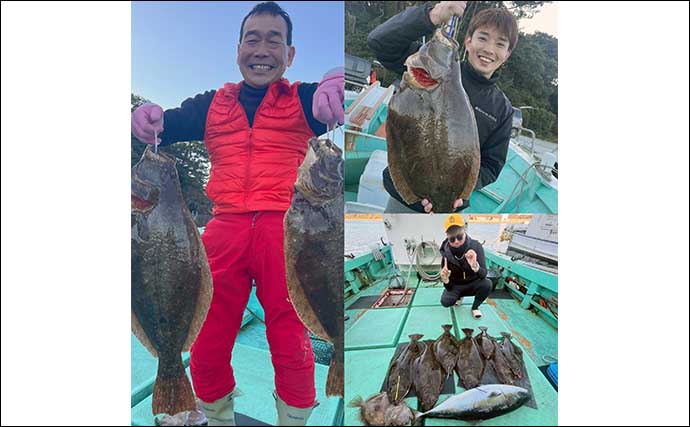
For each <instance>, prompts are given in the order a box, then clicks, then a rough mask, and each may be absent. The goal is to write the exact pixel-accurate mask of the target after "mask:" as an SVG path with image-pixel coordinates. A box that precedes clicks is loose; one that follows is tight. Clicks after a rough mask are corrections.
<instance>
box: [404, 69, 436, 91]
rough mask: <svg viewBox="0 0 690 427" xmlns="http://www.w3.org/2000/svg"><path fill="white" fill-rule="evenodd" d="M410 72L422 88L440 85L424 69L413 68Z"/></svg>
mask: <svg viewBox="0 0 690 427" xmlns="http://www.w3.org/2000/svg"><path fill="white" fill-rule="evenodd" d="M410 71H411V72H412V75H413V77H414V79H415V81H416V82H417V83H419V84H420V85H421V86H422V87H424V88H429V87H431V86H436V85H438V80H434V79H432V78H431V76H430V75H429V73H427V72H426V70H425V69H424V68H419V67H412V68H411V69H410Z"/></svg>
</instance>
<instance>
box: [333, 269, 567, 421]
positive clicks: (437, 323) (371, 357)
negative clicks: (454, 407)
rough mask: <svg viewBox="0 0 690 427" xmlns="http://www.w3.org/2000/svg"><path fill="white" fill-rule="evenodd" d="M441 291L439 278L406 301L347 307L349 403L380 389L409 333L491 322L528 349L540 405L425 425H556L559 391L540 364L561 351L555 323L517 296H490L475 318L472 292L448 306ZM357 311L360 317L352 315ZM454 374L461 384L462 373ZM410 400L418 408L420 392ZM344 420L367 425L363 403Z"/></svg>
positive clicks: (377, 286)
mask: <svg viewBox="0 0 690 427" xmlns="http://www.w3.org/2000/svg"><path fill="white" fill-rule="evenodd" d="M411 281H412V282H416V280H411ZM384 282H385V283H384ZM386 284H387V281H385V280H381V281H378V282H376V283H374V284H373V285H372V286H371V287H370V288H366V289H362V290H361V292H360V293H359V294H357V295H355V296H352V297H350V298H348V299H347V300H346V303H345V304H346V307H347V306H348V305H350V304H351V303H352V302H354V301H355V300H356V299H357V298H359V297H360V296H363V295H372V294H373V295H377V294H381V293H382V292H383V291H385V289H386ZM442 292H443V287H442V286H440V284H439V283H435V284H433V283H432V284H429V283H422V284H421V285H420V286H418V287H417V289H416V293H415V295H414V296H413V299H412V301H411V303H410V304H409V306H407V307H399V308H380V309H362V310H347V313H348V314H349V315H350V316H351V319H350V320H349V321H348V322H349V323H346V332H345V372H346V375H345V377H346V383H345V402H346V404H347V402H350V401H351V400H352V399H354V398H355V397H356V396H361V397H362V398H364V399H366V398H368V397H369V396H371V395H373V394H376V393H378V392H379V391H380V389H381V386H382V384H383V381H384V379H385V375H386V372H387V369H388V364H389V363H390V359H391V357H392V356H393V353H394V352H395V348H396V346H397V345H398V344H399V343H402V342H407V341H408V339H407V335H409V334H411V333H422V334H424V335H425V336H424V339H435V338H437V337H438V336H439V335H440V334H441V332H442V329H441V325H442V324H444V323H451V324H453V325H454V328H453V332H454V334H455V336H456V337H458V338H460V337H461V332H460V329H461V328H465V327H468V328H472V329H474V330H475V332H474V334H476V333H478V332H479V330H478V326H480V325H481V326H487V327H488V328H489V329H488V331H489V334H491V335H492V336H496V337H498V336H500V332H504V331H507V332H511V333H512V334H513V336H514V339H513V342H514V343H515V344H516V345H519V346H520V347H521V348H522V349H523V352H524V354H525V358H524V360H525V367H526V369H527V373H528V375H529V378H530V382H531V385H532V389H533V393H534V398H535V400H536V403H537V406H538V409H536V410H535V409H532V408H530V407H527V406H523V407H521V408H519V409H517V410H516V411H514V412H512V413H510V414H506V415H503V416H500V417H496V418H493V419H490V420H485V421H482V422H474V423H468V422H464V421H459V420H441V419H431V418H430V419H427V420H425V425H427V426H447V425H487V426H494V425H557V424H558V393H557V392H556V391H555V390H554V389H553V387H552V386H551V384H549V382H548V380H547V379H546V378H545V377H544V376H543V374H542V373H541V372H540V371H539V369H538V366H540V365H544V364H545V362H544V361H543V359H542V357H543V356H545V355H548V356H552V357H558V353H557V352H558V331H557V329H555V328H554V327H552V326H550V325H549V324H548V323H546V322H545V321H544V320H543V319H541V318H540V317H539V316H537V315H536V314H534V313H532V312H531V311H527V310H525V309H524V308H522V307H521V306H520V303H519V302H518V301H516V300H514V299H512V300H507V299H496V300H494V299H491V298H489V299H488V300H487V301H486V302H485V303H484V304H483V305H482V306H481V310H482V313H483V315H484V316H483V318H482V319H480V320H474V319H473V318H472V316H471V312H470V311H471V310H470V308H471V307H470V306H471V304H472V300H473V297H469V298H464V299H463V301H462V303H461V305H459V306H454V307H452V308H444V307H442V306H441V305H440V298H441V293H442ZM353 317H355V318H356V320H354V321H353V319H352V318H353ZM454 377H455V378H454V381H455V383H456V384H457V381H458V378H457V376H456V375H454ZM462 391H464V390H463V389H462V387H460V386H457V385H456V393H461V392H462ZM448 397H450V395H441V397H440V398H439V401H438V403H441V402H442V401H443V400H445V399H447V398H448ZM406 401H407V402H408V404H409V405H410V407H411V408H413V409H415V408H416V398H408V399H406ZM345 423H346V425H363V423H362V422H361V420H360V418H359V408H350V407H347V406H346V407H345Z"/></svg>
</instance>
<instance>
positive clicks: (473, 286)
mask: <svg viewBox="0 0 690 427" xmlns="http://www.w3.org/2000/svg"><path fill="white" fill-rule="evenodd" d="M452 283H453V282H451V284H452ZM491 289H492V286H491V280H489V279H486V278H484V279H479V280H475V281H474V282H470V283H467V284H464V285H452V286H451V288H450V290H448V289H444V290H443V295H441V305H442V306H444V307H451V306H452V305H453V304H455V303H456V302H457V300H459V299H460V298H461V297H467V296H471V295H474V303H472V310H476V309H478V308H479V306H480V305H481V304H482V303H483V302H484V300H485V299H486V298H487V297H488V296H489V294H490V293H491Z"/></svg>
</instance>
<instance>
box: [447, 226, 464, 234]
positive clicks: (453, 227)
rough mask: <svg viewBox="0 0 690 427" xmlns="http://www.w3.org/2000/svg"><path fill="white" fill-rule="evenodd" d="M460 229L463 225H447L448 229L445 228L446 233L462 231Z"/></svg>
mask: <svg viewBox="0 0 690 427" xmlns="http://www.w3.org/2000/svg"><path fill="white" fill-rule="evenodd" d="M462 229H463V227H461V226H459V225H451V226H450V227H448V230H446V234H455V233H459V232H460V231H462Z"/></svg>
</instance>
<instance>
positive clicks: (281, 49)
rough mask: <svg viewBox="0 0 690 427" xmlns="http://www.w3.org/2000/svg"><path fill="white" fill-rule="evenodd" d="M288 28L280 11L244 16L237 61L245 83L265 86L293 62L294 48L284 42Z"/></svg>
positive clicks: (279, 76)
mask: <svg viewBox="0 0 690 427" xmlns="http://www.w3.org/2000/svg"><path fill="white" fill-rule="evenodd" d="M287 32H288V28H287V23H286V22H285V20H284V19H283V18H282V17H281V16H279V15H275V16H274V15H271V14H269V13H262V14H258V15H252V16H250V17H249V18H247V20H246V21H245V23H244V29H243V32H242V41H241V42H240V44H239V45H238V46H237V65H239V66H240V72H241V73H242V77H244V81H245V82H246V83H247V84H248V85H250V86H252V87H254V88H257V89H263V88H265V87H268V85H270V84H271V83H273V82H275V81H277V80H279V79H280V78H281V77H283V73H285V69H286V68H287V67H289V66H290V65H292V60H293V58H294V57H295V48H294V47H293V46H288V45H287Z"/></svg>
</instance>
